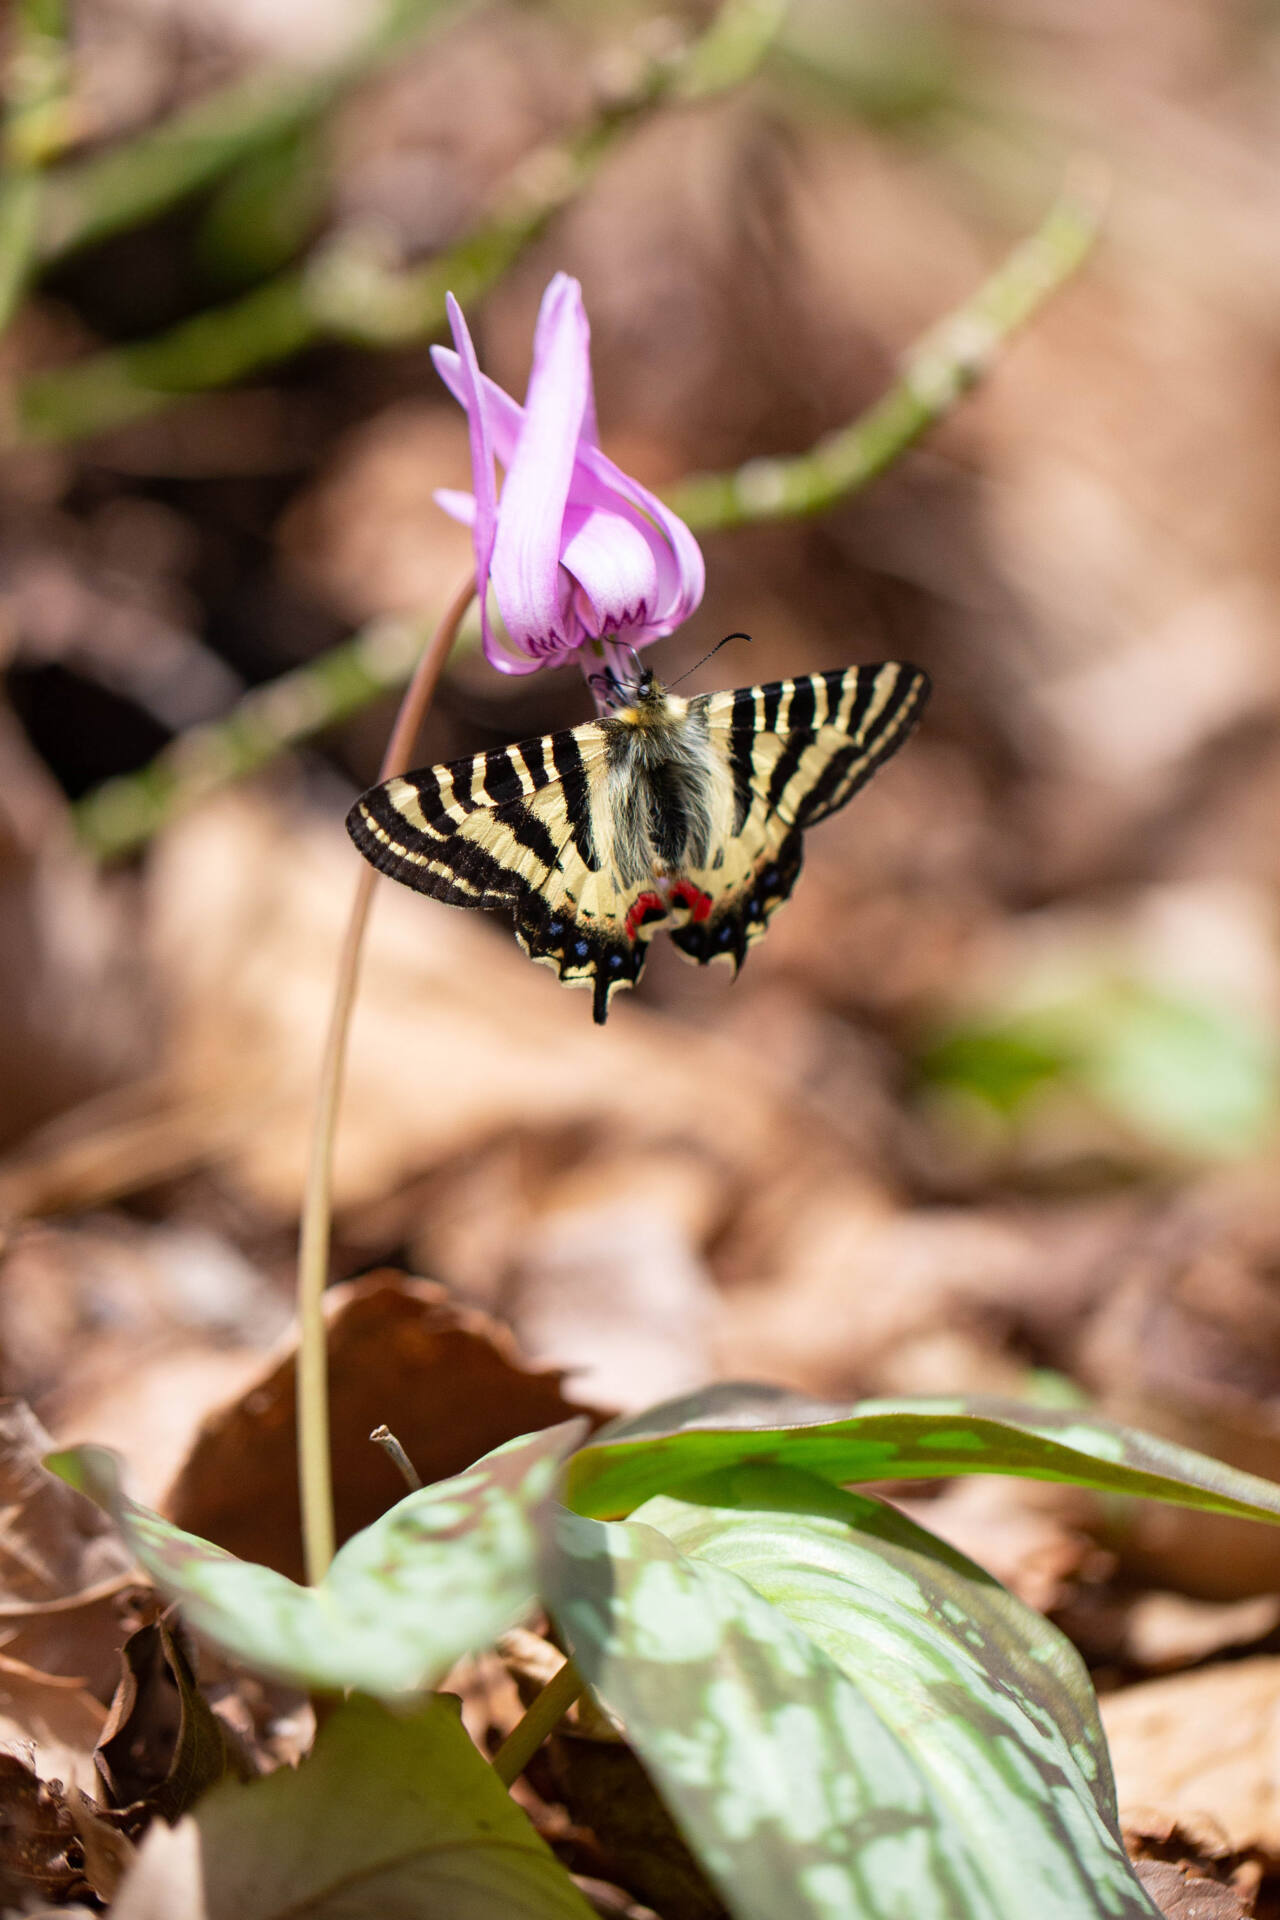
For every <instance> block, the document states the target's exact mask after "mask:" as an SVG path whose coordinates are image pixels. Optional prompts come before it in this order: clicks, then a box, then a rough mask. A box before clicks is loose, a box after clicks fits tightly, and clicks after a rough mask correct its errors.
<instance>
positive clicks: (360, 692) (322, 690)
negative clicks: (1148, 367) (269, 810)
mask: <svg viewBox="0 0 1280 1920" xmlns="http://www.w3.org/2000/svg"><path fill="white" fill-rule="evenodd" d="M1100 218H1101V192H1100V190H1099V189H1098V187H1097V186H1096V185H1095V186H1093V187H1092V188H1091V189H1089V190H1087V191H1086V190H1085V187H1084V186H1082V185H1080V184H1078V183H1071V184H1070V186H1069V189H1068V191H1067V192H1066V193H1064V194H1063V195H1062V197H1061V198H1060V199H1059V200H1058V202H1057V203H1056V204H1055V206H1054V207H1053V208H1052V210H1051V211H1050V213H1049V215H1048V217H1047V218H1046V219H1045V221H1044V222H1043V223H1042V224H1041V226H1040V227H1038V228H1037V229H1036V231H1035V232H1034V233H1033V234H1032V235H1031V236H1030V238H1029V239H1027V240H1025V241H1023V242H1022V243H1021V244H1020V245H1019V246H1018V247H1016V248H1015V249H1014V251H1013V252H1012V253H1011V254H1010V255H1009V257H1008V259H1007V260H1005V262H1004V263H1003V265H1001V266H1000V267H999V268H997V270H996V272H995V273H994V274H993V275H992V276H991V278H990V279H989V280H988V281H986V282H985V283H984V285H983V286H981V287H980V288H979V289H978V291H977V293H976V294H975V295H974V296H973V298H972V299H970V300H968V301H966V302H965V303H964V305H963V306H961V307H959V308H957V309H956V311H955V312H954V313H952V314H951V315H950V316H949V317H948V318H947V319H946V320H944V321H943V322H942V324H941V325H940V326H939V327H937V328H935V329H934V331H933V332H931V333H930V334H928V335H927V336H926V338H925V339H924V340H923V341H921V342H920V344H919V345H918V346H917V347H916V348H915V349H914V350H913V351H912V352H911V353H910V354H909V355H908V356H907V360H906V363H905V370H904V373H903V376H902V378H901V379H900V380H899V381H898V382H897V383H896V384H895V385H894V386H893V387H892V388H891V389H890V391H889V392H888V393H887V394H886V395H885V396H884V397H883V399H881V400H878V401H877V402H876V403H875V405H874V406H872V407H871V408H870V409H869V411H868V412H866V413H865V414H862V415H860V416H859V418H858V419H857V420H855V421H853V422H852V424H851V425H850V426H848V427H845V428H843V429H842V430H841V431H840V432H839V433H836V434H833V435H831V437H830V438H829V439H827V440H824V441H820V442H819V444H818V446H817V447H816V448H814V449H813V450H812V451H811V452H810V453H808V454H801V455H799V456H798V457H797V458H795V459H794V460H768V461H750V462H748V464H747V465H746V466H745V467H739V468H738V469H737V470H736V471H735V472H732V473H724V474H706V475H702V476H701V477H699V478H695V479H693V480H688V481H686V482H684V484H683V485H682V486H680V487H677V488H676V489H675V491H674V492H673V493H672V494H671V495H670V499H671V502H672V504H673V505H674V506H675V507H676V508H677V509H678V511H679V512H680V513H681V514H682V515H683V516H684V518H685V519H686V520H687V521H688V523H689V525H690V526H691V527H693V528H694V530H695V532H706V531H709V530H711V529H712V528H716V527H741V526H748V525H750V524H752V522H754V521H759V520H781V519H786V518H788V517H789V516H793V515H796V514H805V513H817V512H819V511H820V510H821V509H822V508H823V507H827V506H831V505H833V504H834V503H835V501H837V500H838V499H840V498H842V497H844V496H846V495H848V494H850V493H855V492H857V491H858V489H859V488H860V487H863V486H865V485H866V484H867V483H868V482H869V481H870V480H872V479H873V478H874V477H875V476H876V475H877V474H879V473H882V472H883V471H884V469H885V468H886V467H887V466H889V465H891V464H892V462H893V461H894V460H896V459H897V458H898V456H899V454H901V453H903V452H904V451H905V450H906V448H907V447H909V446H910V445H911V444H912V442H913V441H915V440H917V439H918V438H919V437H920V435H921V434H922V433H923V432H925V430H926V429H927V428H928V427H930V426H932V425H933V424H934V423H935V422H936V421H937V420H939V419H940V418H941V417H942V415H943V414H944V413H945V412H946V410H947V408H948V407H949V406H951V405H953V404H954V402H955V401H956V400H957V399H958V398H959V396H960V395H961V394H962V393H963V392H964V391H965V390H966V389H967V388H968V387H969V386H971V385H972V384H973V382H974V381H975V380H976V379H977V378H978V377H979V376H980V375H981V374H982V373H984V372H987V371H989V369H990V367H991V365H992V362H993V359H994V355H995V352H996V349H997V347H998V346H999V345H1001V344H1002V343H1003V342H1004V341H1005V340H1007V339H1008V337H1009V335H1010V334H1011V333H1012V332H1013V330H1014V328H1015V327H1016V326H1019V325H1021V324H1023V323H1024V322H1025V321H1027V320H1029V319H1031V318H1032V316H1033V315H1034V314H1035V313H1036V312H1037V311H1038V310H1039V308H1040V306H1041V305H1042V304H1043V303H1044V301H1045V300H1047V299H1048V297H1049V295H1050V294H1051V293H1053V291H1054V290H1055V289H1056V288H1057V287H1059V286H1061V285H1062V283H1063V282H1064V281H1065V280H1066V279H1068V278H1069V276H1070V274H1071V273H1072V272H1073V271H1074V270H1075V268H1076V267H1078V266H1079V264H1080V263H1081V261H1082V260H1083V259H1084V258H1085V256H1086V254H1087V253H1088V251H1089V248H1090V246H1091V244H1092V243H1093V241H1094V240H1095V239H1096V237H1097V233H1098V228H1099V222H1100ZM462 284H465V283H462ZM414 632H415V630H414V629H411V628H409V627H408V626H407V625H404V624H402V623H394V622H387V621H375V622H373V623H371V625H369V626H368V627H365V628H363V629H362V630H361V631H360V633H358V634H357V635H356V636H355V638H354V639H352V640H349V641H346V642H344V644H343V645H342V646H340V647H335V648H333V649H332V650H331V651H330V652H328V653H324V654H321V655H320V656H319V657H318V658H317V659H315V660H313V661H311V662H309V664H308V665H307V666H305V667H299V668H297V669H295V671H294V672H292V673H289V674H285V675H283V676H282V677H281V678H280V679H279V680H276V681H273V682H272V684H271V685H270V686H268V687H263V688H258V689H256V690H255V691H254V692H252V693H250V694H246V696H245V698H244V699H243V700H242V701H241V702H240V704H239V705H238V706H237V707H236V708H235V709H234V710H233V712H232V713H231V714H229V715H228V716H227V718H226V719H225V720H219V721H214V722H212V723H211V724H210V725H209V726H206V727H198V728H194V729H193V730H192V731H191V732H190V733H187V734H184V735H183V736H182V738H181V739H180V740H176V741H175V742H174V743H173V745H172V746H170V747H167V748H166V749H165V750H164V752H163V753H161V754H160V755H158V756H157V758H156V759H155V760H153V761H151V762H150V764H149V765H148V766H145V767H143V768H141V769H140V770H139V771H138V772H137V773H131V774H125V775H122V776H121V777H120V778H118V779H115V780H110V781H107V782H106V783H105V785H103V786H101V787H98V788H96V789H95V790H94V791H93V792H92V793H89V794H86V795H85V797H84V799H82V800H80V801H79V802H77V804H76V805H75V807H73V809H72V817H73V820H74V822H75V827H76V831H77V833H78V836H79V838H80V840H81V842H82V844H83V845H84V846H85V847H86V848H87V849H88V850H89V852H91V853H93V854H96V855H97V856H98V857H99V858H109V857H111V856H113V855H117V854H120V853H125V852H128V851H129V850H130V849H132V848H134V847H138V846H141V845H142V844H143V843H144V842H145V841H147V840H148V839H150V837H151V836H152V834H154V833H155V832H157V831H158V830H159V828H160V827H162V826H163V825H164V824H165V823H166V821H168V820H171V819H173V818H174V817H175V816H176V815H177V814H179V813H181V812H184V811H185V810H186V809H187V808H189V807H190V806H191V805H193V804H194V802H195V801H196V800H198V799H200V798H201V797H202V796H203V795H205V794H207V793H209V792H211V791H213V790H214V789H216V788H218V787H221V786H225V785H226V784H228V783H229V782H230V781H232V780H235V779H238V778H239V777H240V776H241V775H242V774H245V773H248V772H250V771H252V770H254V769H256V768H258V767H262V766H265V765H266V764H267V762H268V761H270V760H272V759H273V758H274V757H275V756H276V755H277V754H278V753H280V752H282V751H283V750H284V749H285V748H286V747H288V746H291V745H294V744H296V743H298V742H299V741H302V740H305V739H306V738H308V737H309V736H310V735H312V734H315V733H318V732H319V731H320V730H321V729H322V728H324V727H327V726H330V725H332V724H333V723H334V721H336V720H340V719H345V718H347V717H348V716H349V715H351V714H353V713H357V712H359V711H360V710H361V709H362V708H364V707H365V706H367V705H368V704H369V702H370V701H371V700H373V699H375V698H376V697H377V696H378V695H379V694H382V693H385V692H388V691H389V690H390V689H392V688H393V687H398V686H402V685H403V684H404V681H405V680H406V679H407V677H408V675H409V672H410V669H411V665H412V662H413V660H414V659H415V658H416V657H417V641H416V639H415V638H414Z"/></svg>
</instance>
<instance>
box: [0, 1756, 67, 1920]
mask: <svg viewBox="0 0 1280 1920" xmlns="http://www.w3.org/2000/svg"><path fill="white" fill-rule="evenodd" d="M75 1842H76V1829H75V1822H74V1821H73V1819H72V1817H71V1814H70V1812H69V1811H68V1808H67V1802H66V1797H65V1796H64V1794H63V1793H62V1792H61V1790H60V1789H59V1788H57V1787H53V1786H47V1785H46V1784H45V1783H44V1782H43V1781H41V1780H38V1779H37V1778H36V1776H35V1774H34V1773H33V1772H32V1771H31V1768H30V1767H29V1766H27V1765H26V1763H25V1762H24V1761H22V1760H19V1759H18V1758H16V1756H15V1755H13V1754H9V1753H0V1903H3V1905H4V1907H5V1909H6V1910H8V1909H11V1908H12V1907H14V1906H17V1907H18V1909H19V1911H22V1910H23V1909H24V1908H25V1907H26V1906H27V1904H28V1902H30V1901H31V1900H32V1898H33V1896H35V1897H38V1896H40V1895H43V1896H45V1897H46V1898H49V1899H54V1900H56V1899H57V1897H58V1896H59V1895H66V1894H70V1893H72V1892H82V1891H83V1889H84V1875H83V1874H82V1873H81V1872H80V1870H79V1868H78V1867H74V1866H72V1865H71V1863H70V1861H69V1860H68V1857H67V1850H68V1847H70V1846H73V1845H74V1844H75Z"/></svg>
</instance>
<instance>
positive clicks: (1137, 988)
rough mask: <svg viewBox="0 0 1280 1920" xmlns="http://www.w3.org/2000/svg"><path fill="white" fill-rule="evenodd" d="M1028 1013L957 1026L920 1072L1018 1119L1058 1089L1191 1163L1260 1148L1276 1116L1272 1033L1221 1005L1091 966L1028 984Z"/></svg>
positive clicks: (931, 1050) (981, 1017) (925, 1055)
mask: <svg viewBox="0 0 1280 1920" xmlns="http://www.w3.org/2000/svg"><path fill="white" fill-rule="evenodd" d="M1020 991H1021V994H1022V996H1023V997H1024V998H1025V999H1028V1000H1029V1002H1030V1004H1027V1005H1025V1006H1023V1007H1022V1008H1020V1009H1018V1010H1016V1011H1014V1012H1012V1013H1010V1012H1007V1011H1004V1010H1003V1009H1002V1010H993V1011H992V1012H990V1013H985V1014H984V1013H975V1014H973V1015H971V1016H970V1017H969V1018H967V1019H963V1020H959V1021H957V1022H955V1023H953V1024H952V1025H951V1026H949V1027H948V1028H947V1029H946V1030H945V1031H943V1032H940V1033H938V1034H936V1035H934V1037H933V1038H932V1039H931V1040H929V1041H928V1042H927V1043H926V1044H925V1045H924V1046H923V1047H922V1049H921V1051H920V1053H919V1055H918V1057H917V1060H916V1068H917V1071H918V1073H919V1075H920V1078H921V1079H922V1080H923V1081H924V1082H926V1083H927V1084H930V1085H932V1086H935V1087H942V1088H951V1089H958V1090H962V1091H964V1092H966V1093H970V1094H976V1095H977V1096H978V1097H979V1098H980V1099H982V1100H985V1101H986V1102H987V1103H988V1104H989V1105H990V1106H991V1107H993V1108H994V1109H995V1110H996V1111H997V1112H998V1113H1000V1114H1002V1115H1003V1116H1004V1117H1005V1118H1006V1119H1008V1120H1012V1121H1016V1120H1017V1119H1018V1118H1019V1116H1020V1114H1021V1112H1022V1110H1023V1109H1024V1107H1025V1106H1026V1105H1027V1103H1028V1102H1029V1101H1030V1100H1031V1099H1032V1098H1033V1096H1036V1095H1038V1094H1040V1093H1042V1091H1043V1090H1044V1089H1045V1088H1046V1087H1052V1086H1053V1085H1055V1084H1059V1085H1061V1086H1063V1087H1066V1088H1073V1089H1075V1090H1076V1091H1077V1092H1081V1093H1084V1094H1086V1095H1088V1096H1089V1097H1090V1098H1091V1099H1092V1100H1093V1101H1095V1102H1096V1103H1098V1104H1100V1105H1101V1106H1103V1107H1105V1108H1108V1109H1109V1110H1110V1111H1111V1113H1112V1114H1113V1115H1115V1116H1116V1117H1117V1118H1119V1119H1120V1120H1121V1121H1123V1123H1124V1124H1125V1125H1126V1126H1127V1127H1131V1128H1135V1129H1136V1130H1137V1131H1138V1132H1139V1133H1141V1134H1143V1135H1145V1136H1146V1138H1147V1139H1148V1140H1150V1141H1152V1142H1154V1143H1156V1144H1158V1145H1161V1146H1164V1147H1166V1148H1172V1149H1173V1150H1174V1151H1175V1152H1178V1153H1184V1154H1196V1155H1207V1156H1211V1157H1225V1158H1230V1157H1232V1156H1237V1155H1239V1154H1241V1153H1248V1152H1250V1151H1252V1150H1254V1149H1256V1148H1257V1147H1258V1146H1259V1145H1260V1144H1261V1142H1262V1141H1263V1140H1265V1139H1266V1137H1267V1136H1268V1135H1269V1134H1270V1133H1271V1132H1273V1131H1274V1128H1275V1124H1276V1118H1277V1111H1278V1107H1277V1088H1278V1082H1277V1051H1276V1039H1275V1035H1274V1033H1272V1032H1270V1031H1269V1030H1268V1029H1267V1027H1266V1026H1265V1025H1264V1024H1263V1023H1262V1022H1261V1021H1259V1020H1257V1019H1254V1018H1251V1017H1250V1016H1249V1015H1248V1014H1247V1013H1244V1012H1241V1011H1240V1010H1239V1009H1238V1008H1236V1007H1232V1006H1230V1005H1228V1004H1225V1003H1224V1002H1223V1001H1222V1000H1221V999H1214V998H1213V997H1210V996H1206V997H1204V998H1194V997H1189V996H1186V995H1178V994H1171V993H1167V992H1162V991H1160V990H1159V989H1158V988H1156V987H1153V986H1151V985H1150V984H1149V983H1148V982H1145V981H1143V980H1141V979H1133V978H1126V977H1124V976H1123V975H1121V976H1117V975H1116V974H1115V973H1114V972H1113V971H1112V970H1111V969H1110V968H1109V967H1108V966H1106V965H1105V964H1103V963H1101V962H1096V963H1095V964H1094V966H1093V967H1092V969H1089V968H1083V969H1078V978H1077V979H1076V981H1075V984H1074V985H1073V986H1068V987H1067V988H1066V990H1064V989H1063V983H1062V981H1061V980H1058V982H1057V987H1056V990H1054V989H1053V988H1048V989H1046V988H1045V987H1044V986H1043V985H1041V986H1038V985H1037V983H1036V981H1035V980H1034V978H1033V979H1030V980H1027V981H1023V982H1022V983H1021V988H1020Z"/></svg>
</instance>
